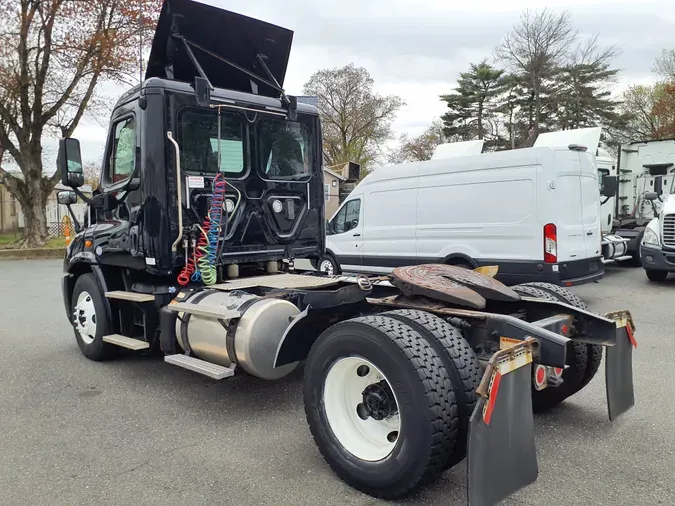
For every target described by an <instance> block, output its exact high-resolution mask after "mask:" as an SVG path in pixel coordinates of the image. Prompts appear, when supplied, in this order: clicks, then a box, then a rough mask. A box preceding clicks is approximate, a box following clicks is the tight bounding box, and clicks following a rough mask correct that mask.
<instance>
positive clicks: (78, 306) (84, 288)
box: [70, 273, 117, 361]
mask: <svg viewBox="0 0 675 506" xmlns="http://www.w3.org/2000/svg"><path fill="white" fill-rule="evenodd" d="M71 308H72V309H71V312H70V322H71V324H72V325H73V331H74V332H75V339H76V340H77V345H78V346H79V347H80V350H81V351H82V354H83V355H84V356H85V357H87V358H88V359H90V360H95V361H100V360H107V359H109V358H112V357H114V356H115V355H116V353H117V349H116V346H114V345H112V344H110V343H106V342H104V341H103V336H106V335H108V334H111V332H110V330H111V329H112V325H111V323H110V321H109V319H108V314H107V312H106V302H105V299H104V298H103V293H101V289H100V288H99V286H98V283H97V282H96V278H95V277H94V275H93V274H91V273H87V274H82V275H81V276H80V277H79V278H77V281H76V282H75V287H74V288H73V296H72V299H71Z"/></svg>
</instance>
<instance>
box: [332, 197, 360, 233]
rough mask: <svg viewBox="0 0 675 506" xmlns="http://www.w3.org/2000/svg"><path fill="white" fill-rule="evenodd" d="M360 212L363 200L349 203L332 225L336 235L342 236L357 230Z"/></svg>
mask: <svg viewBox="0 0 675 506" xmlns="http://www.w3.org/2000/svg"><path fill="white" fill-rule="evenodd" d="M360 211H361V199H354V200H350V201H349V202H347V203H346V204H345V205H344V206H343V207H342V209H340V212H339V213H337V215H336V216H335V218H334V219H333V224H332V225H333V230H334V231H335V233H336V234H342V233H344V232H348V231H350V230H351V229H353V228H356V227H357V226H358V224H359V213H360Z"/></svg>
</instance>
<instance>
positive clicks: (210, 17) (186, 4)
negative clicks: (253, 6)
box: [145, 0, 293, 98]
mask: <svg viewBox="0 0 675 506" xmlns="http://www.w3.org/2000/svg"><path fill="white" fill-rule="evenodd" d="M212 1H213V0H212ZM176 32H178V33H180V35H182V36H183V37H184V38H185V39H186V40H188V41H190V42H192V43H194V44H196V45H198V46H201V47H202V48H204V49H205V50H207V51H211V52H212V53H215V54H217V55H218V56H220V57H222V58H225V59H226V60H229V61H230V62H231V63H233V64H234V65H238V66H239V67H241V68H243V69H245V70H247V71H250V72H253V73H254V74H256V75H258V76H260V77H262V78H263V79H268V76H267V74H266V73H265V71H264V70H263V69H262V68H261V66H260V64H259V63H257V58H256V56H257V55H258V54H263V55H264V56H265V63H266V64H267V67H268V68H269V70H270V71H271V73H272V75H273V76H274V77H275V79H276V80H277V81H278V83H279V85H280V86H281V87H283V84H284V78H285V76H286V67H287V66H288V57H289V55H290V52H291V43H292V41H293V32H292V31H291V30H288V29H286V28H282V27H280V26H276V25H273V24H270V23H266V22H264V21H260V20H258V19H254V18H250V17H247V16H243V15H241V14H237V13H234V12H230V11H226V10H224V9H219V8H217V7H213V6H211V5H206V4H203V3H199V2H194V1H192V0H165V1H164V4H163V6H162V11H161V13H160V15H159V21H158V22H157V28H156V30H155V36H154V39H153V41H152V49H151V52H150V59H149V61H148V68H147V71H146V73H145V78H146V79H148V78H150V77H160V78H168V79H175V80H177V81H184V82H192V81H193V80H194V78H195V76H198V75H199V73H198V72H197V70H196V69H195V66H194V65H193V63H192V62H191V61H190V58H189V56H188V54H187V51H186V49H185V47H184V45H183V43H182V42H181V41H180V40H179V39H177V38H176V37H173V36H172V34H174V33H176ZM192 52H193V53H194V54H195V56H196V57H197V59H198V60H199V64H200V65H201V67H202V68H203V70H204V72H205V74H206V75H207V76H208V78H209V80H210V81H211V84H212V85H213V86H215V87H217V88H227V89H230V90H236V91H243V92H251V80H250V78H249V77H248V76H247V75H246V74H244V73H243V72H241V71H240V70H237V69H236V68H234V67H233V66H232V65H227V64H225V63H223V62H222V61H219V60H217V59H216V58H214V57H213V56H210V55H208V54H207V53H205V52H204V51H200V50H199V49H196V48H192ZM258 94H259V95H264V96H268V97H274V98H278V97H279V91H278V90H275V89H274V88H272V87H270V86H268V85H266V84H263V83H259V88H258Z"/></svg>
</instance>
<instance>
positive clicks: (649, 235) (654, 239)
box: [642, 228, 659, 246]
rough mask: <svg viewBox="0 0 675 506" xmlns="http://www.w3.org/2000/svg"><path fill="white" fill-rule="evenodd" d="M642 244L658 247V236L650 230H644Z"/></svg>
mask: <svg viewBox="0 0 675 506" xmlns="http://www.w3.org/2000/svg"><path fill="white" fill-rule="evenodd" d="M642 244H655V245H656V246H658V245H659V236H658V235H656V232H654V231H653V230H652V229H651V228H645V235H644V237H643V238H642Z"/></svg>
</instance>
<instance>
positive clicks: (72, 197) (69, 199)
mask: <svg viewBox="0 0 675 506" xmlns="http://www.w3.org/2000/svg"><path fill="white" fill-rule="evenodd" d="M56 200H57V202H58V203H59V204H61V205H63V206H69V205H71V204H75V203H77V194H76V193H75V192H72V191H61V192H59V193H57V194H56Z"/></svg>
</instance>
